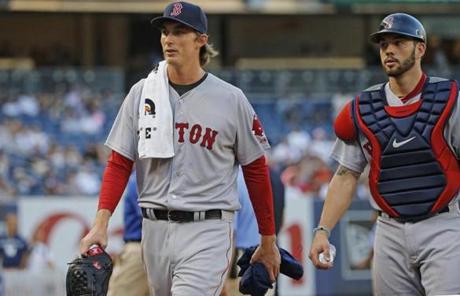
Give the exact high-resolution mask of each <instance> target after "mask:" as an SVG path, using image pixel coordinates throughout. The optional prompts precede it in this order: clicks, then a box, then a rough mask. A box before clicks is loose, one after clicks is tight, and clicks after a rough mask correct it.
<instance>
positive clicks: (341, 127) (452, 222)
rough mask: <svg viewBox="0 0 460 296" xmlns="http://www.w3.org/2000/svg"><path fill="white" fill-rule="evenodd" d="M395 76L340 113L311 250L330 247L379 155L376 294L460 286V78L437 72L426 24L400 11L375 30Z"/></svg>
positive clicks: (374, 175)
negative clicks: (333, 165)
mask: <svg viewBox="0 0 460 296" xmlns="http://www.w3.org/2000/svg"><path fill="white" fill-rule="evenodd" d="M370 40H371V41H373V42H374V43H376V44H378V46H379V48H380V59H381V63H382V67H383V70H384V71H385V73H386V74H387V76H388V82H386V83H382V84H378V85H375V86H372V87H370V88H368V89H366V90H364V91H363V92H362V93H361V94H360V95H359V96H358V97H357V98H356V99H355V100H353V101H352V102H350V103H349V104H348V105H346V107H345V108H344V109H343V110H342V111H341V113H340V114H339V115H338V117H337V119H336V123H335V132H336V134H337V137H338V140H337V142H336V144H335V146H334V149H333V152H332V157H333V158H334V159H335V160H337V161H338V162H339V164H340V166H339V168H338V169H337V171H336V173H335V175H334V177H333V178H332V180H331V183H330V185H329V190H328V193H327V197H326V201H325V203H324V207H323V212H322V215H321V219H320V221H319V226H318V227H317V228H315V230H314V232H315V235H314V238H313V242H312V246H311V250H310V254H309V256H310V259H311V260H312V262H313V264H314V265H315V266H316V267H317V268H320V269H328V268H331V266H332V264H331V263H328V262H327V263H325V264H323V263H321V262H320V261H319V260H318V255H319V254H320V253H321V252H323V251H324V253H325V255H326V258H328V256H329V241H328V237H329V234H330V231H331V229H332V228H333V227H334V226H335V225H336V223H337V222H338V220H339V219H340V218H341V217H342V215H343V214H344V213H345V211H346V210H347V208H348V207H349V205H350V203H351V201H352V197H353V195H354V192H355V189H356V183H357V180H358V177H359V175H360V173H361V172H362V171H363V169H364V167H365V166H366V164H367V163H369V164H370V172H369V186H370V190H371V193H372V197H373V200H374V201H375V203H376V204H377V210H378V213H379V217H378V220H377V226H376V234H375V242H374V261H373V270H372V273H373V288H374V294H375V295H441V294H442V295H446V294H456V295H458V294H459V293H460V281H459V280H458V274H459V272H460V239H459V238H460V212H459V209H458V191H459V184H460V181H459V180H460V170H459V161H458V159H459V158H460V134H459V132H458V130H459V128H460V114H459V112H460V111H459V106H458V85H457V82H455V81H453V80H448V79H443V78H437V77H428V76H427V75H426V74H425V73H424V72H423V71H422V68H421V60H422V58H423V56H424V54H425V50H426V42H427V39H426V33H425V29H424V28H423V25H422V24H421V23H420V22H419V21H418V20H417V19H416V18H414V17H413V16H410V15H408V14H404V13H394V14H391V15H389V16H387V17H385V18H384V19H383V21H382V22H381V24H380V27H379V30H378V31H377V32H375V33H373V34H371V35H370Z"/></svg>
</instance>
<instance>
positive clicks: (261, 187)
mask: <svg viewBox="0 0 460 296" xmlns="http://www.w3.org/2000/svg"><path fill="white" fill-rule="evenodd" d="M242 168H243V175H244V181H245V182H246V187H247V188H248V192H249V198H250V199H251V203H252V207H253V208H254V212H255V215H256V219H257V224H258V226H259V233H260V234H262V235H273V234H275V218H274V212H273V193H272V185H271V182H270V173H269V168H268V165H267V161H266V159H265V156H262V157H260V158H258V159H256V160H255V161H253V162H251V163H250V164H248V165H245V166H242Z"/></svg>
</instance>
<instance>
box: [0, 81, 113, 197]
mask: <svg viewBox="0 0 460 296" xmlns="http://www.w3.org/2000/svg"><path fill="white" fill-rule="evenodd" d="M120 102H121V100H120V98H119V97H116V96H115V95H113V94H111V93H110V92H108V91H105V92H103V93H99V92H95V91H94V90H91V89H89V88H85V87H82V86H81V85H77V86H72V87H68V88H67V89H66V90H59V91H55V92H53V93H50V92H44V93H17V94H15V95H14V94H13V95H10V96H9V97H7V98H2V102H1V104H0V114H1V116H0V194H1V196H2V197H3V198H8V197H15V196H18V195H34V196H38V195H74V196H75V195H96V194H97V193H98V191H99V184H100V179H101V173H102V171H101V170H102V165H103V164H104V163H105V160H106V157H107V155H106V153H107V152H106V151H105V149H104V148H103V139H104V137H105V135H106V133H107V129H108V128H109V127H110V124H111V122H108V120H113V117H114V114H113V110H115V108H117V107H118V104H120Z"/></svg>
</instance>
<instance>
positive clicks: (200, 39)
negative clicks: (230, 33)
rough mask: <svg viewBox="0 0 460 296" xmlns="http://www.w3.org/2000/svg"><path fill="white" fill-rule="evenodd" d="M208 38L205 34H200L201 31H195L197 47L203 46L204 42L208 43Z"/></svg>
mask: <svg viewBox="0 0 460 296" xmlns="http://www.w3.org/2000/svg"><path fill="white" fill-rule="evenodd" d="M208 39H209V36H208V35H207V34H201V33H197V38H196V40H197V42H198V46H199V47H202V46H204V45H205V44H206V43H208Z"/></svg>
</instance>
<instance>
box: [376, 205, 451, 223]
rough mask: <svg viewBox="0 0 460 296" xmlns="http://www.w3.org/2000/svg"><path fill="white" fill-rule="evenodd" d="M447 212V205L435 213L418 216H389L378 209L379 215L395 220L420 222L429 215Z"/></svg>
mask: <svg viewBox="0 0 460 296" xmlns="http://www.w3.org/2000/svg"><path fill="white" fill-rule="evenodd" d="M448 212H449V207H448V206H447V207H445V208H443V209H441V210H440V211H439V212H437V213H434V214H432V213H430V214H427V215H419V216H405V217H391V216H390V215H388V214H387V213H385V212H382V211H378V214H379V216H380V217H385V218H391V219H393V220H395V221H398V222H400V223H417V222H420V221H422V220H425V219H428V218H430V217H433V216H436V215H438V214H441V213H448Z"/></svg>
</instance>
